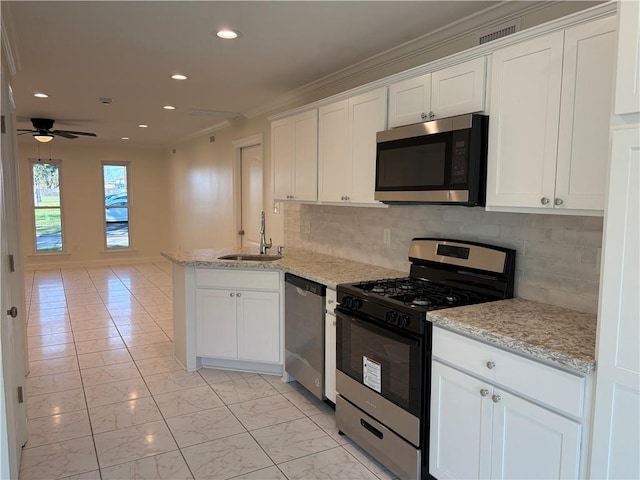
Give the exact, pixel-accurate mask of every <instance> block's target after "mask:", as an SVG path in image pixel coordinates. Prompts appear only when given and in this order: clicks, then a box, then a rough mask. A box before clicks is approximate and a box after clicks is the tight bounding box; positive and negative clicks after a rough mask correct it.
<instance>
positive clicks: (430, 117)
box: [429, 112, 436, 120]
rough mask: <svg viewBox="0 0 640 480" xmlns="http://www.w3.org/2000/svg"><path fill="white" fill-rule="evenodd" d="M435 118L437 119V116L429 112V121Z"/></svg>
mask: <svg viewBox="0 0 640 480" xmlns="http://www.w3.org/2000/svg"><path fill="white" fill-rule="evenodd" d="M434 118H436V114H435V113H433V112H429V120H433V119H434Z"/></svg>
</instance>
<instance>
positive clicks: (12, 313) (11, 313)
mask: <svg viewBox="0 0 640 480" xmlns="http://www.w3.org/2000/svg"><path fill="white" fill-rule="evenodd" d="M7 315H9V316H10V317H11V318H16V317H17V316H18V309H17V308H16V307H11V308H10V309H9V310H7Z"/></svg>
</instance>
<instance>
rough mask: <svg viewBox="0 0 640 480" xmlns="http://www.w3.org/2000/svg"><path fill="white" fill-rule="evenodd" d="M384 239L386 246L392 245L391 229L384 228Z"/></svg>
mask: <svg viewBox="0 0 640 480" xmlns="http://www.w3.org/2000/svg"><path fill="white" fill-rule="evenodd" d="M382 241H383V243H384V246H385V247H390V246H391V229H389V228H385V229H384V230H382Z"/></svg>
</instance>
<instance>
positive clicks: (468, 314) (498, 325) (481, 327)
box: [162, 247, 596, 374]
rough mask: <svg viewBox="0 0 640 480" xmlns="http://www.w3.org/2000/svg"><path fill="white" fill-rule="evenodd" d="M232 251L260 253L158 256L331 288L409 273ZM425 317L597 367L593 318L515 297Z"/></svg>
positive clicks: (536, 353)
mask: <svg viewBox="0 0 640 480" xmlns="http://www.w3.org/2000/svg"><path fill="white" fill-rule="evenodd" d="M231 253H251V254H256V253H258V252H257V251H256V250H255V249H237V248H218V249H203V250H191V251H187V252H162V255H163V256H164V257H165V258H167V259H169V260H171V261H172V262H174V263H176V264H178V265H183V266H195V267H204V268H243V269H264V270H277V271H284V272H286V273H292V274H294V275H299V276H301V277H304V278H308V279H309V280H313V281H316V282H319V283H322V284H324V285H326V286H327V287H328V288H332V289H335V288H336V286H337V285H338V284H340V283H353V282H358V281H362V280H375V279H379V278H398V277H405V276H407V273H408V272H403V271H400V270H390V269H387V268H382V267H378V266H375V265H368V264H366V263H361V262H354V261H352V260H347V259H344V258H339V257H334V256H331V255H325V254H322V253H316V252H311V251H308V250H302V249H299V248H294V247H286V248H285V251H284V256H283V257H282V258H281V259H279V260H274V261H266V262H265V261H245V260H243V261H237V260H220V259H218V257H220V256H222V255H227V254H231ZM428 318H429V320H431V321H432V322H433V323H434V325H438V326H441V327H443V328H447V329H449V330H452V331H455V332H458V333H462V334H465V335H468V336H470V337H473V338H475V339H477V340H480V341H484V342H486V343H488V344H491V345H495V346H497V347H501V348H504V349H507V350H511V351H514V352H516V353H520V354H524V355H527V356H530V357H532V358H534V359H537V360H540V361H543V362H545V363H548V364H551V365H554V366H556V367H560V368H565V369H570V370H573V371H577V372H581V373H586V374H589V373H592V372H593V371H594V369H595V344H596V316H595V315H592V314H588V313H582V312H577V311H575V310H569V309H566V308H561V307H556V306H553V305H547V304H544V303H539V302H533V301H530V300H525V299H522V298H514V299H510V300H500V301H496V302H490V303H483V304H478V305H468V306H464V307H456V308H448V309H443V310H436V311H433V312H429V313H428Z"/></svg>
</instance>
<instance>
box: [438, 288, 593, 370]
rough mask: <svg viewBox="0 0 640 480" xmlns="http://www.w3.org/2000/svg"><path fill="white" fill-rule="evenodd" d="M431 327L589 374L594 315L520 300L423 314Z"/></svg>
mask: <svg viewBox="0 0 640 480" xmlns="http://www.w3.org/2000/svg"><path fill="white" fill-rule="evenodd" d="M428 318H429V319H430V320H431V321H432V322H433V324H434V325H438V326H440V327H443V328H446V329H448V330H452V331H455V332H458V333H463V334H466V335H468V336H471V337H474V338H476V339H478V340H482V341H484V342H486V343H489V344H492V345H495V346H497V347H501V348H505V349H507V350H511V351H514V352H517V353H521V354H525V355H527V356H530V357H533V358H535V359H537V360H541V361H543V362H545V363H548V364H551V365H554V366H557V367H561V368H568V369H570V370H574V371H577V372H581V373H586V374H589V373H593V371H594V369H595V350H596V316H595V315H593V314H590V313H583V312H577V311H575V310H569V309H567V308H562V307H556V306H553V305H547V304H545V303H539V302H533V301H530V300H525V299H522V298H512V299H509V300H499V301H497V302H489V303H482V304H479V305H467V306H464V307H456V308H448V309H443V310H436V311H433V312H429V313H428Z"/></svg>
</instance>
